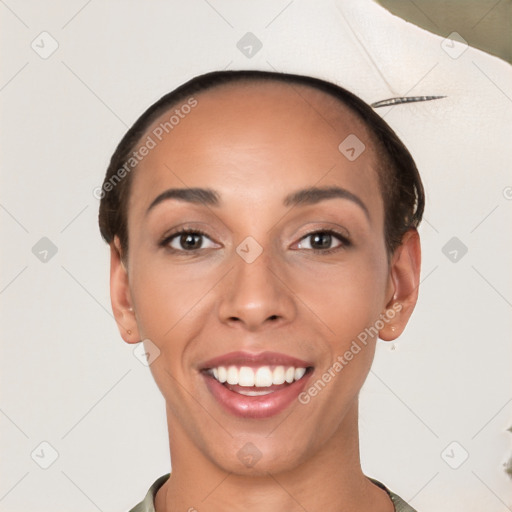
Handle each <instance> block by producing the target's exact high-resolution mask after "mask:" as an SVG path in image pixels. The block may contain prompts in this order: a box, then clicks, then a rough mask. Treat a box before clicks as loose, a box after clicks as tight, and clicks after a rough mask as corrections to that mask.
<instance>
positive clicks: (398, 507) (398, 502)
mask: <svg viewBox="0 0 512 512" xmlns="http://www.w3.org/2000/svg"><path fill="white" fill-rule="evenodd" d="M369 479H370V480H371V481H372V482H373V483H374V484H375V485H378V486H379V487H380V488H381V489H384V490H385V491H386V492H387V493H388V494H389V497H390V498H391V501H392V502H393V505H394V506H395V512H417V510H416V509H414V508H412V507H411V505H409V504H408V503H406V502H405V501H404V500H403V499H402V498H400V496H398V494H395V493H394V492H393V491H390V490H389V489H388V488H387V487H386V486H385V485H384V484H383V483H382V482H379V481H378V480H375V479H374V478H369Z"/></svg>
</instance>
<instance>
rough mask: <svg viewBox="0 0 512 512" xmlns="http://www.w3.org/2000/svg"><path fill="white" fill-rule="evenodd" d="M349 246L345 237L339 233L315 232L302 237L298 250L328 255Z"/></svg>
mask: <svg viewBox="0 0 512 512" xmlns="http://www.w3.org/2000/svg"><path fill="white" fill-rule="evenodd" d="M350 245H351V244H350V241H349V240H348V239H347V237H346V236H343V235H341V234H340V233H336V232H334V231H315V232H314V233H309V234H308V235H306V236H305V237H303V238H302V239H301V241H300V242H299V245H298V248H299V249H309V250H312V251H318V252H323V253H329V252H331V251H335V250H337V249H340V248H343V247H348V246H350Z"/></svg>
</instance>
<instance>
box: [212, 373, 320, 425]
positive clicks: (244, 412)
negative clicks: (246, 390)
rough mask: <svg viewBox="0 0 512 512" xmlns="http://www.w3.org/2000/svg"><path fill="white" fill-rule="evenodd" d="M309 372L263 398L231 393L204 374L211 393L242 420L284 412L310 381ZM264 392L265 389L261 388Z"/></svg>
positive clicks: (267, 416)
mask: <svg viewBox="0 0 512 512" xmlns="http://www.w3.org/2000/svg"><path fill="white" fill-rule="evenodd" d="M310 373H311V372H310V371H308V372H307V373H306V374H305V375H304V377H302V379H300V380H297V381H294V382H292V383H291V384H289V385H288V386H285V387H283V388H282V389H279V390H277V391H274V392H272V393H269V394H267V395H262V396H245V395H241V394H239V393H236V392H234V391H230V390H229V389H228V388H227V387H226V386H224V385H223V384H221V383H220V382H219V381H218V380H216V379H214V378H213V377H211V376H209V375H208V374H203V377H204V379H205V380H206V385H207V386H208V389H209V390H210V393H211V394H212V395H213V396H214V397H215V398H216V399H217V402H219V404H220V405H221V406H222V407H224V409H226V410H227V411H228V412H230V413H231V414H234V415H235V416H239V417H242V418H270V417H271V416H275V415H276V414H279V413H280V412H282V411H284V410H285V409H286V408H287V407H288V406H289V405H290V404H291V403H292V402H293V401H294V400H296V399H297V397H298V396H299V394H300V393H301V392H302V390H303V389H304V387H305V385H306V381H307V380H308V379H309V375H310ZM251 389H255V388H251ZM259 389H261V390H264V389H265V388H259Z"/></svg>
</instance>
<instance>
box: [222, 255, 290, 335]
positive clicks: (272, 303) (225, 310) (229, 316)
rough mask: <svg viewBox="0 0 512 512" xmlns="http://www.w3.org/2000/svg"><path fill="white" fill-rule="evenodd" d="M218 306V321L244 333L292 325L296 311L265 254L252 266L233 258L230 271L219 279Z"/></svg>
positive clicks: (279, 271)
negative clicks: (221, 282)
mask: <svg viewBox="0 0 512 512" xmlns="http://www.w3.org/2000/svg"><path fill="white" fill-rule="evenodd" d="M223 281H224V282H223V289H222V300H221V303H220V306H219V317H220V320H221V322H223V323H225V324H228V325H230V326H231V327H237V326H241V327H243V328H245V329H246V330H248V331H252V332H254V331H258V330H261V329H266V328H271V327H272V326H274V327H277V326H281V325H284V324H286V323H289V322H292V321H293V319H294V318H295V315H296V312H297V309H296V303H295V301H294V297H293V291H292V290H291V289H290V288H289V287H288V286H287V283H286V281H287V279H286V274H285V272H284V270H283V269H279V268H278V266H277V265H276V264H275V262H272V261H271V258H270V254H269V253H268V251H265V250H264V251H263V253H262V254H261V255H260V256H259V257H258V258H257V259H256V260H255V261H253V262H252V263H247V262H246V261H244V260H243V259H242V258H241V257H239V256H238V254H235V255H234V268H233V269H232V270H231V272H229V273H228V275H227V276H226V278H225V280H223Z"/></svg>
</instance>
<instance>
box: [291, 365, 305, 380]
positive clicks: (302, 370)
mask: <svg viewBox="0 0 512 512" xmlns="http://www.w3.org/2000/svg"><path fill="white" fill-rule="evenodd" d="M305 373H306V368H295V375H294V377H295V380H299V379H302V377H304V374H305Z"/></svg>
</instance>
